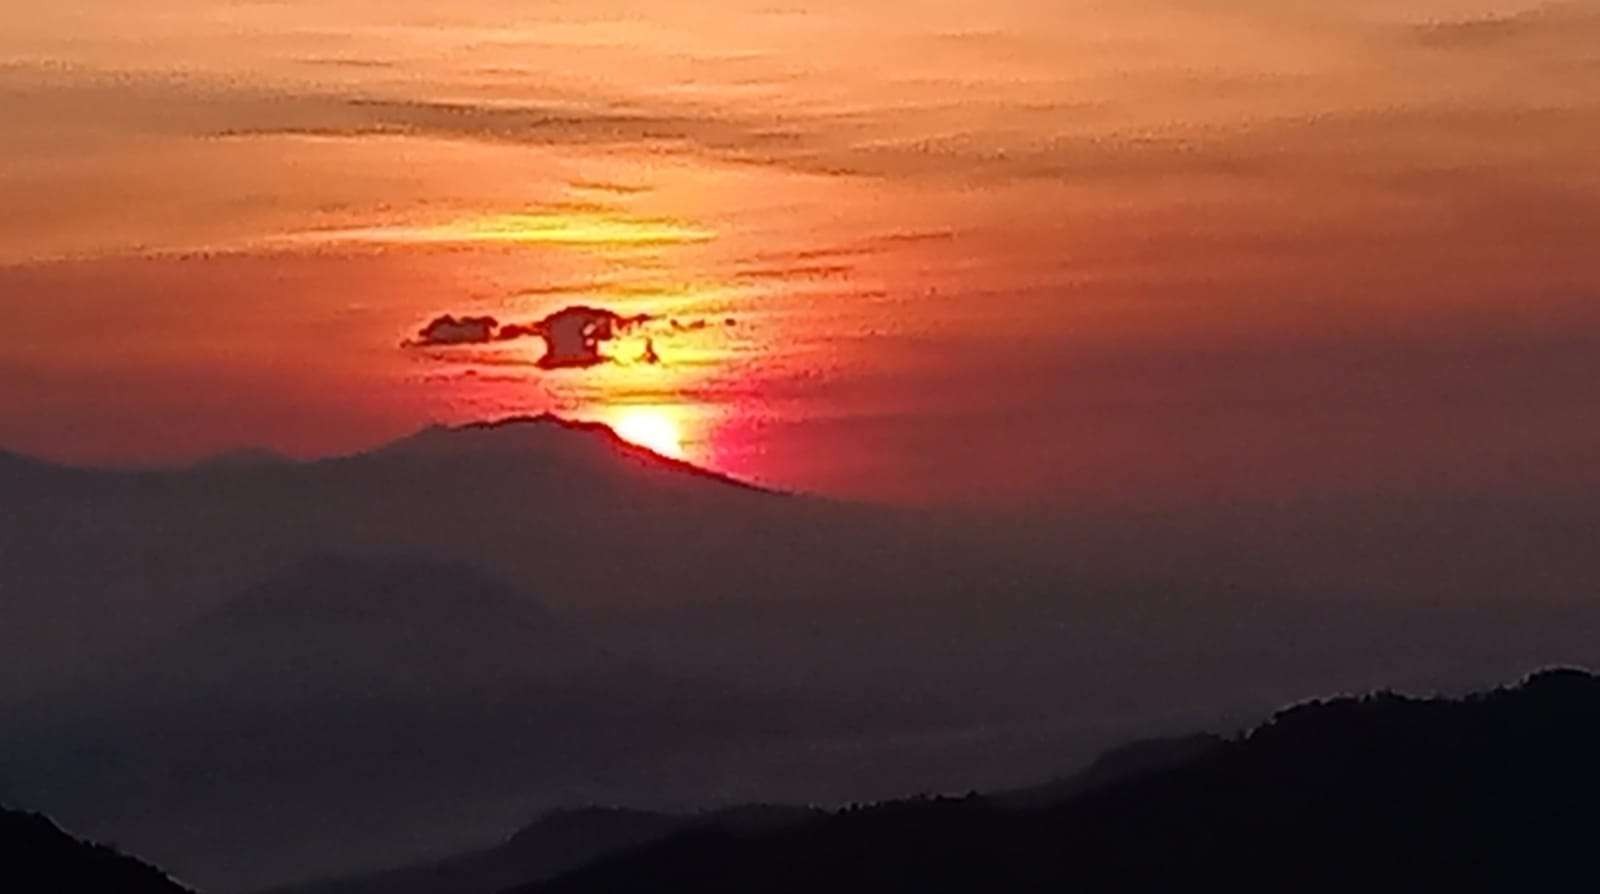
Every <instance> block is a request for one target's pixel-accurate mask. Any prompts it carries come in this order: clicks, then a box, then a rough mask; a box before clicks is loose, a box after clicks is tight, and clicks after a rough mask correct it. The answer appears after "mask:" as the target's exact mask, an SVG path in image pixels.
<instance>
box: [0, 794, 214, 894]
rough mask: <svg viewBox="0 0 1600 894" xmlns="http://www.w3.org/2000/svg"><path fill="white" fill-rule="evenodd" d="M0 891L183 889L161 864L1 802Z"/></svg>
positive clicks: (162, 893) (135, 893)
mask: <svg viewBox="0 0 1600 894" xmlns="http://www.w3.org/2000/svg"><path fill="white" fill-rule="evenodd" d="M0 891H15V892H18V894H24V892H34V891H39V892H44V891H61V892H68V891H70V892H80V891H81V892H97V891H105V892H117V894H184V892H185V891H187V889H186V888H184V887H182V886H180V885H179V884H177V883H176V882H174V881H173V880H172V879H170V878H168V877H167V876H166V875H165V874H163V873H162V872H161V871H160V870H158V869H156V868H155V867H153V866H149V865H147V864H145V863H141V862H139V861H138V860H135V859H133V858H132V857H127V856H123V855H122V854H120V853H118V852H116V851H114V850H112V849H111V848H108V847H103V846H101V845H97V844H89V843H87V842H83V841H79V840H78V839H76V838H73V837H72V836H71V835H68V834H67V833H65V832H63V831H61V830H60V829H59V828H57V827H56V825H55V824H54V823H52V822H50V821H49V820H48V819H45V818H44V817H42V816H39V815H38V814H33V813H20V812H17V811H13V810H6V809H5V808H3V807H0Z"/></svg>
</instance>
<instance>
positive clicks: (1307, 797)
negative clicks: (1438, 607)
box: [514, 671, 1600, 894]
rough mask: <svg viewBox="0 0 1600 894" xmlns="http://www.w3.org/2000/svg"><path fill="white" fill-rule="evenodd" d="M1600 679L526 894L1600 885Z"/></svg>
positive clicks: (1236, 743)
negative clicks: (1050, 797) (1598, 861)
mask: <svg viewBox="0 0 1600 894" xmlns="http://www.w3.org/2000/svg"><path fill="white" fill-rule="evenodd" d="M1597 754H1600V679H1597V678H1595V677H1593V676H1590V675H1588V674H1586V673H1582V672H1577V671H1551V672H1547V673H1542V674H1539V675H1536V676H1534V677H1533V678H1531V679H1529V680H1528V681H1527V682H1525V683H1523V684H1522V685H1520V686H1517V687H1515V688H1512V689H1507V690H1502V691H1497V692H1492V693H1487V694H1484V695H1479V696H1473V697H1470V698H1466V699H1462V700H1458V701H1449V700H1413V699H1408V698H1404V697H1401V696H1396V695H1385V694H1380V695H1375V696H1370V697H1367V698H1359V699H1358V698H1347V699H1338V700H1334V701H1329V702H1318V703H1312V704H1306V705H1301V706H1298V707H1295V708H1292V709H1289V710H1287V711H1284V712H1282V713H1280V714H1278V715H1277V716H1276V717H1274V718H1273V719H1272V721H1271V722H1269V723H1267V724H1266V725H1264V726H1262V727H1260V728H1257V729H1255V730H1253V731H1252V732H1250V733H1248V734H1246V735H1244V736H1242V737H1240V738H1238V739H1235V740H1232V741H1229V742H1226V743H1223V744H1220V745H1218V746H1216V747H1214V748H1205V749H1201V750H1200V751H1198V752H1197V753H1196V754H1194V755H1193V756H1192V757H1190V758H1189V759H1188V760H1183V761H1179V762H1178V763H1176V764H1172V765H1168V766H1161V765H1158V766H1156V767H1152V768H1151V769H1149V770H1147V771H1146V772H1141V773H1135V774H1133V775H1131V776H1129V777H1128V778H1126V779H1123V780H1121V781H1118V782H1115V783H1112V784H1109V785H1105V786H1097V787H1094V788H1092V789H1090V790H1089V791H1086V792H1084V793H1082V794H1079V795H1076V796H1073V797H1070V798H1068V799H1066V800H1065V801H1062V802H1060V803H1057V804H1054V805H1047V806H1039V807H1035V808H1031V809H1025V808H1015V807H1007V806H1005V805H1004V804H1002V803H997V802H995V801H993V800H990V799H985V798H982V797H977V796H973V797H969V798H965V799H935V800H925V801H906V802H897V803H891V804H883V805H878V806H873V807H866V808H860V809H853V810H848V811H845V812H842V813H839V814H835V815H833V816H831V817H829V818H827V819H825V820H821V821H817V822H812V823H806V824H803V825H797V826H792V827H785V828H781V829H777V830H772V831H768V832H766V833H763V834H741V833H738V832H736V831H731V830H726V829H719V828H714V827H713V828H703V829H691V830H686V831H683V832H680V833H677V834H675V835H673V836H672V837H670V838H667V839H664V840H662V841H659V842H656V843H653V844H649V845H645V846H643V847H640V848H636V849H634V850H631V851H627V852H623V853H620V854H615V855H613V856H611V857H609V858H606V859H601V860H599V861H596V862H594V863H592V864H590V865H588V866H585V867H582V868H580V869H577V870H575V871H573V872H571V873H568V874H566V875H563V876H561V877H558V878H556V879H554V880H552V881H550V882H547V883H538V884H531V885H528V886H526V887H523V888H519V889H514V890H515V891H516V892H517V894H589V892H596V894H598V892H605V894H628V892H640V894H644V892H651V894H654V892H660V891H694V892H699V894H704V892H710V894H716V892H728V894H733V892H747V891H764V892H776V894H789V892H793V894H801V892H808V894H809V892H817V891H837V892H857V891H859V892H874V894H878V892H906V894H912V892H919V894H920V892H929V891H940V892H973V894H979V892H996V891H1007V892H1011V891H1063V890H1093V891H1105V890H1117V891H1175V890H1234V891H1241V890H1242V891H1328V892H1349V891H1353V890H1362V889H1375V890H1388V891H1395V890H1410V891H1421V890H1431V891H1511V890H1540V891H1557V890H1578V889H1581V888H1586V887H1588V885H1590V884H1591V883H1592V882H1593V879H1594V862H1593V861H1594V840H1595V833H1596V831H1597V828H1600V819H1597V812H1596V811H1597V807H1596V805H1597V804H1600V761H1597V760H1596V755H1597Z"/></svg>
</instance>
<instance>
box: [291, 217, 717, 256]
mask: <svg viewBox="0 0 1600 894" xmlns="http://www.w3.org/2000/svg"><path fill="white" fill-rule="evenodd" d="M716 237H717V234H716V232H715V231H713V230H710V229H707V228H705V227H701V226H698V225H695V224H692V223H689V222H685V221H678V220H672V219H669V218H658V217H639V216H634V215H629V214H625V213H622V212H615V211H611V212H608V211H601V210H594V209H585V210H567V211H562V210H546V211H529V212H523V213H518V214H496V215H488V216H483V217H473V218H465V219H461V220H454V221H448V222H444V223H439V224H432V225H410V224H396V225H379V226H370V227H349V228H330V229H319V230H307V231H304V232H300V233H294V234H291V235H289V236H286V237H283V238H282V239H281V240H277V241H280V242H283V243H288V244H295V245H417V246H429V245H435V246H470V245H565V246H579V247H622V248H625V247H644V246H660V245H688V244H694V243H700V242H710V241H711V240H713V239H715V238H716Z"/></svg>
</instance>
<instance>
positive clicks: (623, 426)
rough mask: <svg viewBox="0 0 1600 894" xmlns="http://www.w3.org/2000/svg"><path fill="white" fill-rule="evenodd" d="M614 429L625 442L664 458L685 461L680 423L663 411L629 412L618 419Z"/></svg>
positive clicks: (643, 410) (641, 410) (636, 410)
mask: <svg viewBox="0 0 1600 894" xmlns="http://www.w3.org/2000/svg"><path fill="white" fill-rule="evenodd" d="M612 428H614V429H615V430H616V432H617V436H618V437H620V438H622V439H623V440H624V441H628V442H629V443H632V444H637V445H639V446H640V447H643V448H645V449H647V450H653V451H655V452H656V453H659V454H661V455H662V456H668V457H671V458H673V459H683V434H682V432H681V431H679V429H678V423H677V422H676V421H674V420H673V419H672V417H671V416H668V415H667V414H666V413H664V412H662V411H661V410H653V409H635V410H628V411H626V412H624V413H623V414H622V415H621V416H620V417H618V419H617V421H616V423H615V424H614V425H613V426H612Z"/></svg>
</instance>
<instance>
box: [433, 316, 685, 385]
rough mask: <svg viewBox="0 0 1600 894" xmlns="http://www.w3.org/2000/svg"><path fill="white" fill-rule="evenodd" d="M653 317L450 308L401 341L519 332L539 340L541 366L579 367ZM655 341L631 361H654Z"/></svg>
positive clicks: (475, 339) (444, 343)
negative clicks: (487, 313) (508, 316)
mask: <svg viewBox="0 0 1600 894" xmlns="http://www.w3.org/2000/svg"><path fill="white" fill-rule="evenodd" d="M653 319H654V318H653V317H651V316H650V315H648V314H636V315H634V316H624V315H622V314H619V313H616V312H615V311H610V310H606V309H604V308H598V307H588V306H585V305H574V306H572V307H567V308H563V309H561V310H558V311H556V312H555V313H553V314H550V315H549V316H547V317H545V318H544V319H542V320H538V321H536V322H533V323H506V324H503V325H502V324H501V323H500V322H499V321H498V320H496V319H495V318H494V317H455V316H452V315H450V314H445V315H443V316H440V317H437V318H436V319H434V320H433V321H432V322H430V323H428V324H427V325H426V326H424V327H422V329H421V330H419V331H418V332H417V335H416V337H415V338H413V339H409V340H407V341H405V342H403V343H402V347H407V348H438V347H455V346H460V345H486V344H491V343H495V342H508V341H516V340H519V339H523V338H540V339H543V340H544V343H545V354H544V356H543V357H541V358H540V359H539V362H538V366H539V367H540V368H541V369H583V368H587V367H591V366H599V365H601V364H603V363H610V362H613V361H614V358H613V357H612V356H610V355H608V354H607V353H606V352H605V351H604V350H603V346H604V345H605V344H606V343H608V342H612V341H615V340H617V339H619V338H621V337H623V336H625V335H627V334H630V333H632V332H634V331H635V330H637V329H639V328H640V327H642V326H644V325H646V324H647V323H650V322H651V321H652V320H653ZM671 324H672V326H673V327H674V329H675V331H684V330H683V329H680V328H678V327H680V326H682V325H683V324H680V323H679V322H678V321H671ZM660 361H661V357H660V355H659V354H658V353H657V352H656V347H655V342H654V341H653V340H652V339H648V338H647V339H646V340H645V344H644V348H643V352H642V354H641V355H640V357H639V358H637V359H635V360H633V361H631V362H636V363H650V364H654V363H659V362H660Z"/></svg>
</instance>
